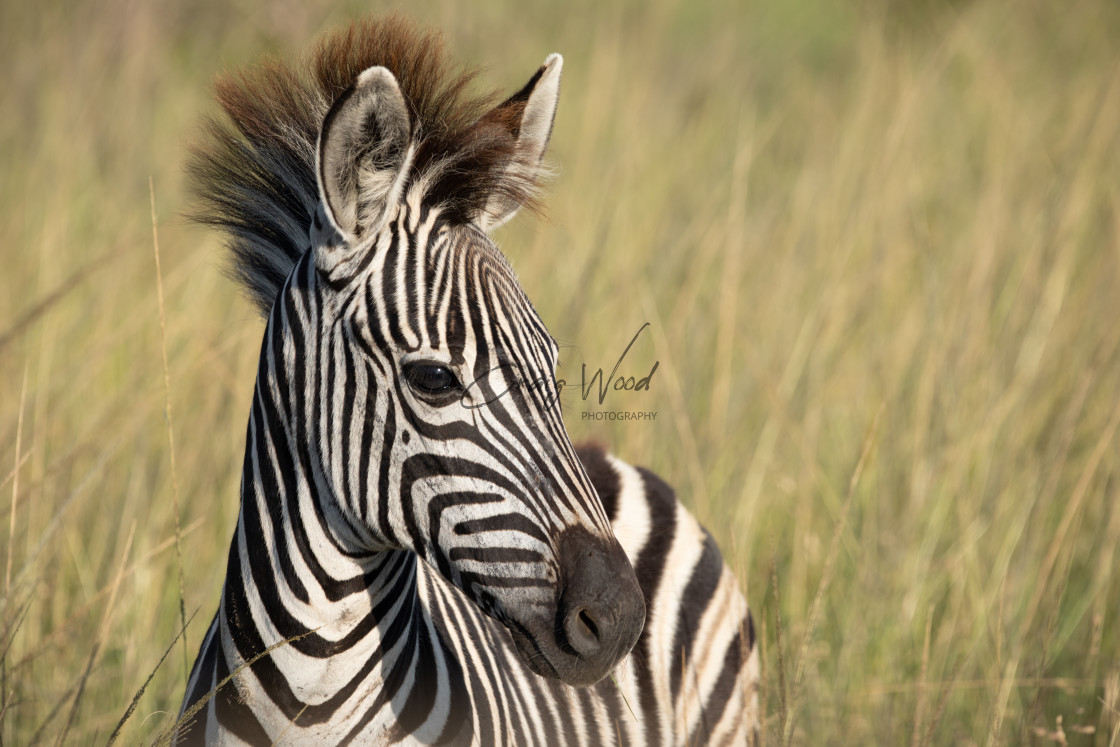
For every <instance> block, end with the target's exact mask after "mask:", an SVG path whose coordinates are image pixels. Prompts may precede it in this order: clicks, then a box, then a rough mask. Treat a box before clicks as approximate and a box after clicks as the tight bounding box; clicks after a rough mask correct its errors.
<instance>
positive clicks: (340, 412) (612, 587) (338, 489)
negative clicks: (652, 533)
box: [274, 55, 645, 685]
mask: <svg viewBox="0 0 1120 747" xmlns="http://www.w3.org/2000/svg"><path fill="white" fill-rule="evenodd" d="M561 64H562V60H561V58H560V56H559V55H553V56H551V57H549V58H548V59H547V60H546V61H545V64H544V65H543V66H542V67H541V68H540V70H539V71H538V72H537V73H536V74H535V75H534V76H533V78H532V79H531V80H530V81H529V83H528V84H527V85H526V86H525V88H524V89H522V90H521V91H520V92H519V93H517V94H515V95H514V96H513V97H511V98H510V99H508V100H507V101H506V102H505V103H503V104H501V105H499V106H497V107H495V108H494V109H492V110H490V111H488V112H487V113H485V114H483V115H482V116H480V117H479V118H478V120H477V122H476V123H475V125H474V126H473V127H472V128H471V129H470V130H469V132H467V133H466V136H467V137H469V138H470V143H468V144H466V145H463V146H462V147H460V148H459V149H458V151H457V152H456V156H455V157H454V158H443V159H441V158H439V157H437V156H435V155H432V154H431V153H426V152H425V150H424V148H425V139H424V138H425V137H428V136H429V135H430V134H431V133H430V132H422V131H421V130H423V126H422V124H423V123H422V122H421V121H419V120H418V118H417V116H416V114H415V111H414V108H413V106H414V105H413V102H411V101H409V100H408V99H407V98H406V96H405V94H404V93H402V87H401V85H400V84H399V83H398V79H397V78H396V77H395V76H394V74H393V73H391V72H390V71H389V70H388V69H386V68H385V67H371V68H369V69H366V70H365V71H364V72H362V73H361V75H360V76H359V77H358V78H357V80H356V81H355V82H354V84H353V85H352V86H351V87H350V88H349V89H348V90H347V91H346V92H345V93H344V94H343V95H342V96H340V97H339V98H338V99H337V100H336V101H335V102H334V104H333V105H332V106H331V108H330V109H329V111H328V113H327V115H326V117H325V119H324V121H323V125H322V128H321V131H320V135H319V139H318V145H317V177H318V187H319V195H320V204H319V207H318V209H317V212H316V215H315V216H314V220H313V222H312V226H311V254H312V255H313V262H314V267H313V270H312V269H310V268H309V269H308V277H309V280H308V281H307V285H306V287H304V288H303V289H301V292H303V293H305V294H306V295H307V297H308V298H310V299H312V300H311V301H310V302H307V303H306V304H305V305H299V304H297V306H298V307H299V310H295V311H293V312H292V313H295V314H299V315H303V316H306V317H307V318H308V319H314V325H315V327H316V328H317V330H318V332H317V334H316V335H315V339H302V340H301V341H298V342H296V343H294V344H295V346H296V347H299V346H300V345H302V346H303V348H304V349H303V350H297V351H296V352H295V353H294V359H296V360H298V359H300V358H301V356H302V357H304V358H306V359H308V360H313V361H314V362H315V365H314V368H315V369H316V370H317V371H318V374H317V376H318V382H317V389H316V391H315V392H314V394H313V395H312V396H313V397H314V399H315V401H314V402H313V403H311V405H310V406H311V407H312V408H313V409H314V410H315V415H314V416H313V417H311V418H310V421H311V422H313V423H317V424H318V425H317V426H316V427H318V428H319V432H318V433H317V434H309V435H310V436H312V438H310V441H311V442H312V444H313V446H312V448H313V449H317V451H318V458H317V463H318V467H317V468H318V471H319V479H321V481H322V483H324V484H325V485H326V486H327V489H328V492H329V494H330V495H331V503H332V509H331V510H332V511H336V512H337V518H338V519H339V522H338V523H339V524H340V525H341V526H342V527H343V530H340V531H343V532H348V533H349V534H350V536H351V537H352V538H355V539H357V540H359V541H360V543H361V544H364V545H365V546H366V547H368V548H370V549H375V550H377V549H403V550H409V551H413V552H415V553H417V554H418V555H419V556H420V558H422V559H423V560H424V561H425V562H426V563H428V564H429V565H430V566H431V567H433V568H435V569H437V570H438V572H439V573H440V574H442V575H443V576H444V577H445V578H446V579H448V580H449V581H450V582H451V583H452V584H454V585H455V586H456V587H458V588H459V589H460V590H462V591H463V592H464V593H466V594H467V595H468V597H470V598H471V599H472V600H473V602H474V603H475V604H477V605H478V606H479V607H480V608H481V609H482V610H483V611H484V612H486V613H487V614H489V615H490V616H491V617H493V618H494V619H496V620H498V621H499V622H501V623H502V624H504V625H505V627H506V628H507V629H508V630H509V632H510V634H511V636H512V638H513V641H514V643H515V645H516V647H517V650H518V651H519V653H520V655H521V657H522V658H523V659H524V661H525V663H526V664H527V665H528V666H529V667H530V668H531V669H532V670H533V671H534V672H536V673H538V674H540V675H544V676H549V677H556V678H559V679H560V680H562V681H564V682H567V683H569V684H574V685H586V684H591V683H594V682H596V681H598V680H599V679H601V678H602V677H604V676H605V675H606V674H607V673H608V672H609V671H610V669H611V668H613V667H614V666H615V665H616V664H617V663H618V662H619V661H620V660H621V659H622V658H623V657H624V656H625V655H626V654H627V653H628V652H629V651H630V649H631V648H632V647H633V645H634V644H635V642H636V641H637V639H638V636H639V634H640V632H641V630H642V627H643V624H644V620H645V602H644V599H643V596H642V593H641V591H640V589H639V586H638V583H637V580H636V577H635V574H634V570H633V568H632V567H631V565H630V562H629V560H628V559H627V557H626V555H625V553H624V552H623V550H622V548H621V546H620V545H619V543H618V541H617V540H616V539H615V537H614V535H613V534H612V532H611V529H610V523H609V521H608V519H607V517H606V515H605V512H604V509H603V506H602V504H601V503H600V501H599V499H598V496H597V495H596V493H595V490H594V488H593V487H592V485H591V483H590V481H589V479H588V477H587V474H586V472H585V471H584V469H583V467H582V465H581V464H580V462H579V459H578V458H577V457H576V454H575V451H574V449H573V447H572V444H571V442H570V440H569V439H568V436H567V433H566V431H565V429H564V425H563V421H562V418H561V413H560V406H559V402H558V392H557V389H556V384H555V378H554V371H555V366H556V361H557V354H558V350H557V346H556V343H555V341H554V340H553V339H552V338H551V336H550V335H549V334H548V331H547V330H546V329H545V327H544V324H543V323H542V322H541V320H540V318H539V317H538V316H537V314H536V312H535V311H534V310H533V308H532V305H531V304H530V303H529V301H528V299H527V298H526V296H525V294H524V292H523V291H522V290H521V287H520V286H519V284H518V282H517V280H516V278H515V276H514V273H513V271H512V270H511V269H510V267H509V265H508V264H507V263H506V261H505V259H504V258H503V257H502V255H501V253H500V252H499V250H498V248H497V247H496V246H495V245H494V243H493V242H492V241H491V240H490V238H489V236H488V235H487V232H488V231H489V230H491V229H493V228H494V227H495V226H497V225H500V224H501V223H503V222H504V221H506V220H508V219H509V218H510V217H511V216H512V215H513V213H514V212H516V211H517V209H518V208H519V207H521V205H522V203H523V202H524V201H525V199H526V198H527V197H528V195H529V194H530V190H531V187H532V185H533V183H534V180H535V178H536V176H537V170H538V169H539V168H540V162H541V157H542V155H543V153H544V150H545V147H546V146H547V144H548V139H549V136H550V133H551V129H552V121H553V115H554V112H555V108H556V102H557V97H558V93H559V84H560V69H561ZM433 126H438V123H436V124H433V123H431V122H429V123H427V127H428V128H429V130H430V129H431V128H432V127H433ZM495 154H504V155H503V156H502V157H501V158H498V157H497V156H496V155H495ZM469 169H476V170H478V171H480V172H482V173H481V174H476V175H475V176H476V180H475V184H476V186H477V185H481V187H480V188H487V191H488V194H486V195H484V197H483V199H481V200H478V199H476V200H475V201H474V202H472V201H471V200H466V201H462V200H460V201H456V198H455V197H454V196H448V193H447V190H446V189H443V191H442V192H441V189H442V188H441V187H440V186H439V185H440V184H446V183H448V177H447V175H448V173H450V172H451V171H454V170H461V171H462V170H469ZM464 206H466V207H464ZM291 292H293V291H292V286H291V283H290V284H289V289H288V293H289V294H290V293H291ZM274 319H275V316H274Z"/></svg>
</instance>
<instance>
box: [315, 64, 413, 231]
mask: <svg viewBox="0 0 1120 747" xmlns="http://www.w3.org/2000/svg"><path fill="white" fill-rule="evenodd" d="M410 140H411V118H410V116H409V112H408V106H407V104H406V103H405V100H404V95H403V94H402V93H401V90H400V86H399V85H398V84H397V79H396V78H395V77H394V76H393V74H392V73H391V72H389V70H388V69H386V68H384V67H371V68H368V69H367V70H365V71H363V72H362V73H361V75H359V76H358V78H357V80H356V81H355V83H354V85H353V87H351V88H350V90H348V91H347V92H346V93H344V94H343V95H342V96H341V97H339V99H338V101H336V102H335V104H334V106H332V107H331V110H330V111H329V112H328V113H327V116H326V118H325V119H324V120H323V127H322V130H321V131H320V133H319V147H318V159H319V163H318V175H319V194H320V197H321V199H322V201H323V205H324V206H325V208H326V214H327V217H328V218H330V221H331V223H333V224H334V226H335V228H336V229H337V230H338V232H339V233H340V234H341V235H342V237H343V238H344V239H345V240H346V241H347V243H353V242H355V241H360V240H361V239H362V238H363V237H365V236H368V235H371V234H376V233H377V232H378V231H380V230H381V227H382V225H383V224H384V221H385V220H386V218H387V217H388V214H389V212H390V209H391V207H392V205H393V204H394V203H395V202H396V201H397V200H398V199H399V197H400V190H401V187H402V185H403V183H404V181H405V179H404V177H405V175H406V174H407V171H408V166H409V162H410V160H411V155H412V149H411V147H410Z"/></svg>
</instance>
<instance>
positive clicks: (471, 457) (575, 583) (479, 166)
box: [177, 21, 759, 745]
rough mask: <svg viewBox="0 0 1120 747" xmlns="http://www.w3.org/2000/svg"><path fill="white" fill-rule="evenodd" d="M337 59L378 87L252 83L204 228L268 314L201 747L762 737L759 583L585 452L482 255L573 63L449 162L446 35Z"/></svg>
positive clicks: (207, 646)
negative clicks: (438, 107)
mask: <svg viewBox="0 0 1120 747" xmlns="http://www.w3.org/2000/svg"><path fill="white" fill-rule="evenodd" d="M363 34H364V35H366V36H369V37H371V38H375V39H379V40H381V41H383V42H384V43H385V44H386V45H389V46H393V45H396V46H395V47H393V48H394V50H395V52H396V53H393V54H389V53H386V55H385V57H384V58H383V59H384V61H391V62H393V63H394V64H395V65H396V66H397V68H396V69H395V70H394V69H390V68H388V67H384V66H379V65H378V64H377V63H378V62H379V61H381V60H380V59H379V58H378V57H377V56H376V49H374V50H373V51H372V52H369V54H366V55H365V56H364V57H363V55H361V54H357V53H354V54H351V52H352V50H349V51H348V50H347V49H344V50H341V51H340V50H337V49H335V50H334V51H333V52H332V51H331V50H332V48H331V44H332V43H333V44H335V45H336V46H338V45H340V44H353V43H354V42H353V39H354V38H355V35H357V36H358V37H359V38H361V36H362V35H363ZM340 39H342V37H336V38H335V40H334V41H333V42H328V44H326V45H325V46H324V47H323V48H322V50H324V51H321V54H322V55H323V59H330V60H338V59H345V60H348V63H347V64H350V65H360V66H361V69H360V70H359V71H358V72H357V73H355V74H354V75H352V76H351V79H352V80H354V81H355V82H354V83H353V85H351V86H350V87H349V88H347V89H346V90H344V91H342V92H341V93H340V94H338V95H335V96H333V97H332V96H328V94H329V93H330V92H329V91H323V90H320V89H316V88H314V87H312V86H311V84H302V83H299V82H298V81H297V79H296V77H291V78H290V79H288V83H281V84H276V83H275V82H270V83H269V84H268V85H263V84H262V85H261V86H260V88H259V89H254V88H253V79H252V77H251V76H247V77H246V78H244V79H243V81H242V83H241V84H239V85H242V86H243V88H242V89H240V90H234V91H233V92H232V94H231V92H230V90H228V89H227V91H226V95H225V99H224V104H225V106H226V109H227V112H228V113H229V114H230V116H231V119H232V120H233V125H232V128H231V129H229V130H224V131H223V130H221V128H220V127H215V128H212V132H213V133H214V134H215V145H214V146H213V147H212V148H211V149H210V150H205V149H204V150H202V151H200V153H199V154H198V158H199V159H200V161H199V162H197V163H196V168H195V173H196V175H199V176H200V177H201V181H200V184H201V188H202V189H204V190H210V194H209V195H204V196H205V197H206V198H207V199H208V200H209V205H210V208H211V210H210V212H209V213H207V214H206V215H205V216H204V219H205V220H207V221H209V222H212V223H216V224H218V225H221V226H223V227H225V228H226V229H227V230H228V231H229V232H230V233H231V235H232V241H233V249H234V254H235V256H236V257H237V258H238V262H239V265H238V268H237V270H238V273H239V274H240V275H241V276H242V277H243V279H245V280H246V284H247V286H248V287H249V288H250V289H251V290H252V291H253V292H254V294H255V295H256V296H257V298H258V300H261V302H262V305H264V304H267V305H268V306H269V307H270V313H269V317H268V324H267V328H266V331H265V336H264V342H263V345H262V349H261V359H260V367H259V369H258V375H257V382H256V391H255V395H254V398H253V405H252V410H251V414H250V419H249V427H248V433H247V437H246V441H247V443H246V452H245V462H244V467H243V473H242V485H241V513H240V516H239V518H238V522H237V529H236V531H235V533H234V537H233V541H232V543H231V546H230V552H229V561H228V568H227V574H226V581H225V585H224V589H223V592H222V597H221V603H220V606H219V609H218V612H217V614H216V616H215V618H214V621H213V623H212V625H211V627H210V630H209V631H208V633H207V635H206V637H205V639H204V641H203V644H202V647H201V650H200V652H199V656H198V659H197V660H196V662H195V666H194V670H193V671H192V674H191V677H190V682H189V685H188V688H187V693H186V696H185V698H184V703H183V710H182V713H181V717H182V719H181V723H180V725H179V727H178V732H177V739H178V741H179V743H184V744H185V743H202V742H206V743H212V742H219V743H240V742H245V743H250V744H272V743H275V742H284V743H315V744H320V743H322V744H333V743H358V744H398V743H401V744H445V743H446V744H481V745H490V744H509V745H528V744H560V745H569V744H570V745H577V744H666V745H669V744H674V745H675V744H683V743H688V744H744V743H746V742H747V741H748V740H751V739H753V738H756V737H757V730H758V725H759V721H758V718H759V716H758V713H757V692H756V691H757V687H758V671H757V652H756V649H755V638H754V629H753V626H752V624H751V620H750V616H749V612H748V609H747V605H746V601H745V600H744V598H743V596H742V594H741V593H740V591H739V589H738V583H737V581H736V579H735V578H734V576H733V575H732V574H731V573H730V571H729V570H728V569H727V567H726V566H725V564H724V563H723V561H722V559H721V557H720V554H719V551H718V549H717V548H716V546H715V543H714V542H713V541H712V538H711V536H710V535H709V534H708V533H707V532H706V531H704V529H703V528H701V527H700V526H699V524H697V522H696V521H695V519H694V518H693V517H692V516H691V515H690V514H689V513H688V512H687V511H686V510H685V509H684V508H683V506H682V505H681V503H680V502H679V501H677V499H676V498H675V496H674V495H673V493H672V491H671V490H670V489H669V488H668V487H667V486H666V485H665V484H664V483H663V482H662V481H661V480H659V479H658V478H657V477H656V476H654V475H653V474H651V473H649V472H647V471H645V470H640V469H636V468H634V467H631V466H629V465H626V464H624V463H622V462H620V461H618V460H616V459H614V458H613V457H611V456H608V455H607V454H605V453H604V452H602V451H601V450H598V449H595V448H585V449H580V450H577V449H576V448H574V447H573V446H572V444H571V442H570V441H569V439H568V437H567V434H566V431H565V429H564V425H563V421H562V417H561V413H560V408H559V404H558V400H557V391H556V385H555V380H554V377H553V372H554V370H555V367H556V359H557V346H556V344H555V342H554V341H553V340H552V338H551V337H550V336H549V334H548V332H547V330H546V329H545V327H544V325H543V323H542V322H541V320H540V319H539V317H538V316H537V315H536V313H535V312H534V310H533V308H532V306H531V304H530V303H529V301H528V299H527V298H526V297H525V295H524V293H523V291H522V290H521V288H520V286H519V284H518V283H517V280H516V277H515V276H514V274H513V271H512V270H511V269H510V268H509V266H508V264H507V263H506V261H505V260H504V258H503V257H502V256H501V254H500V252H499V251H498V250H497V248H496V247H495V246H494V244H493V243H492V242H491V241H490V239H489V238H488V236H487V234H486V232H485V231H486V230H488V229H490V228H492V227H493V226H495V225H498V224H500V223H502V222H504V221H505V220H508V218H509V217H510V216H511V215H512V213H513V212H515V211H516V210H517V208H518V207H519V206H520V205H521V204H522V203H523V202H524V201H525V200H526V199H528V198H529V190H530V189H531V187H532V183H533V181H534V179H535V176H536V174H535V171H536V168H537V165H538V164H539V162H540V158H541V155H542V154H543V152H544V149H545V146H546V145H547V141H548V137H549V134H550V131H551V125H552V119H553V113H554V111H555V105H556V100H557V95H558V91H559V80H560V68H561V60H560V58H559V56H557V55H553V56H551V57H549V58H548V60H546V62H545V65H544V66H542V68H541V69H540V70H539V71H538V72H537V73H536V75H534V76H533V78H532V79H531V80H530V82H529V84H528V85H527V86H526V87H525V89H523V90H522V91H521V92H519V93H518V94H516V95H515V96H513V97H511V98H510V99H508V100H507V101H506V102H505V103H503V104H501V105H499V106H498V107H497V108H495V109H493V110H491V111H489V112H488V113H479V112H474V111H473V110H472V109H471V107H470V106H465V107H463V110H464V111H467V112H470V113H471V121H470V122H467V123H466V125H465V129H463V131H462V132H461V133H460V137H459V142H462V143H468V144H469V147H468V146H457V145H455V143H454V142H452V143H451V145H448V144H447V143H444V144H443V145H442V146H441V148H442V150H441V149H440V148H436V147H435V146H434V145H433V144H432V141H431V140H430V139H426V138H428V137H429V136H428V135H426V134H425V133H430V132H431V131H432V130H433V129H434V128H436V127H437V125H439V124H440V122H443V120H440V122H433V121H429V120H428V119H425V116H426V115H425V112H428V111H430V109H431V107H430V106H429V105H428V104H426V103H425V101H426V99H424V98H423V97H424V96H425V95H426V94H425V93H424V91H423V90H419V92H418V89H417V86H418V85H420V84H419V83H417V81H416V80H415V78H416V77H418V75H417V70H418V69H420V67H418V65H419V64H420V63H417V62H416V59H419V58H420V57H423V56H424V55H425V54H430V46H429V45H430V42H431V39H430V37H429V38H423V37H420V36H418V35H416V34H415V33H414V32H413V31H411V29H409V28H407V26H405V25H403V24H402V23H401V22H399V21H391V22H389V23H387V24H380V25H374V24H365V25H362V26H359V27H357V28H356V29H354V30H352V31H351V32H350V34H349V36H346V37H345V40H343V41H340ZM402 50H403V52H404V53H406V54H404V55H403V56H402V54H401V52H402ZM371 54H372V55H373V57H371V58H369V59H365V58H366V57H369V55H371ZM408 54H411V55H413V56H414V57H413V58H409V57H408V56H407V55H408ZM410 60H411V62H410ZM402 71H403V75H404V76H409V75H411V76H413V79H412V80H411V82H410V81H409V79H407V78H406V77H400V76H402ZM269 75H272V76H273V80H274V79H275V76H276V75H278V74H277V73H276V70H275V69H274V68H271V69H270V70H269ZM281 77H282V76H281ZM399 77H400V82H398V78H399ZM284 85H290V86H292V88H290V89H283V86H284ZM423 85H425V86H427V87H428V88H429V89H431V88H435V89H438V88H439V85H440V81H439V79H436V78H433V79H432V80H427V81H424V82H423ZM301 86H302V87H301ZM281 89H283V90H284V91H287V92H288V93H289V94H294V95H292V96H288V99H287V101H286V102H285V101H279V102H271V103H270V102H269V101H267V100H266V99H265V98H262V97H267V96H268V95H270V94H271V95H279V94H278V93H277V92H278V91H281ZM238 96H240V97H241V98H240V99H239V98H237V97H238ZM301 96H302V97H303V98H299V97H301ZM328 100H331V101H333V105H332V106H331V107H330V108H329V110H327V109H326V102H327V101H328ZM293 101H294V102H295V103H294V104H293V103H292V102H293ZM285 103H286V106H285ZM429 103H430V102H429ZM253 107H257V109H259V110H263V111H268V112H269V113H270V115H271V116H272V117H273V118H279V119H280V120H284V119H285V116H290V118H291V121H279V122H275V123H274V124H272V125H262V124H261V123H260V122H257V121H256V120H255V119H254V115H253V111H254V110H253ZM309 112H310V113H309ZM315 112H320V113H319V114H315ZM316 117H318V121H319V122H321V123H322V126H321V133H317V134H318V138H317V141H311V140H310V137H312V136H311V129H310V127H309V126H308V120H314V119H315V118H316ZM301 118H302V119H301ZM223 133H225V134H223ZM480 143H481V145H480ZM437 144H438V143H437ZM484 146H485V147H484ZM456 148H458V150H456ZM207 159H209V161H208V160H207ZM488 159H489V160H488ZM468 167H471V168H474V169H476V170H477V171H479V172H480V174H481V175H478V174H475V175H474V176H472V175H471V174H470V173H469V172H468V171H467V169H468ZM269 173H271V174H272V175H273V178H274V180H275V181H272V182H270V181H269V179H268V178H267V175H268V174H269ZM464 174H465V176H464ZM262 175H263V177H262ZM316 175H317V176H316ZM309 178H310V179H312V180H316V181H317V183H318V195H315V194H314V193H313V192H312V190H309V189H308V188H307V184H308V179H309ZM464 179H466V180H467V181H465V182H464V181H463V180H464ZM471 179H474V181H471ZM456 180H458V181H456ZM467 187H473V188H474V193H470V194H471V196H470V197H469V198H468V197H463V196H462V195H463V194H467V193H468V192H470V190H467V189H466V188H467ZM479 191H481V192H482V194H481V195H479V194H475V193H477V192H479ZM242 201H244V202H246V203H248V204H246V205H244V206H243V205H241V202H242ZM293 225H298V226H301V227H302V229H303V230H304V232H305V233H304V236H305V237H310V240H308V238H304V239H303V240H302V242H300V241H298V240H297V237H295V236H292V235H291V231H290V230H289V229H290V228H291V226H293ZM278 237H280V238H278ZM280 277H284V278H285V280H284V281H283V283H282V284H280V283H279V282H278V279H279V278H280ZM270 289H271V292H270ZM270 295H271V296H272V298H271V300H270V299H269V296H270ZM607 674H611V677H606V675H607Z"/></svg>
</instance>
